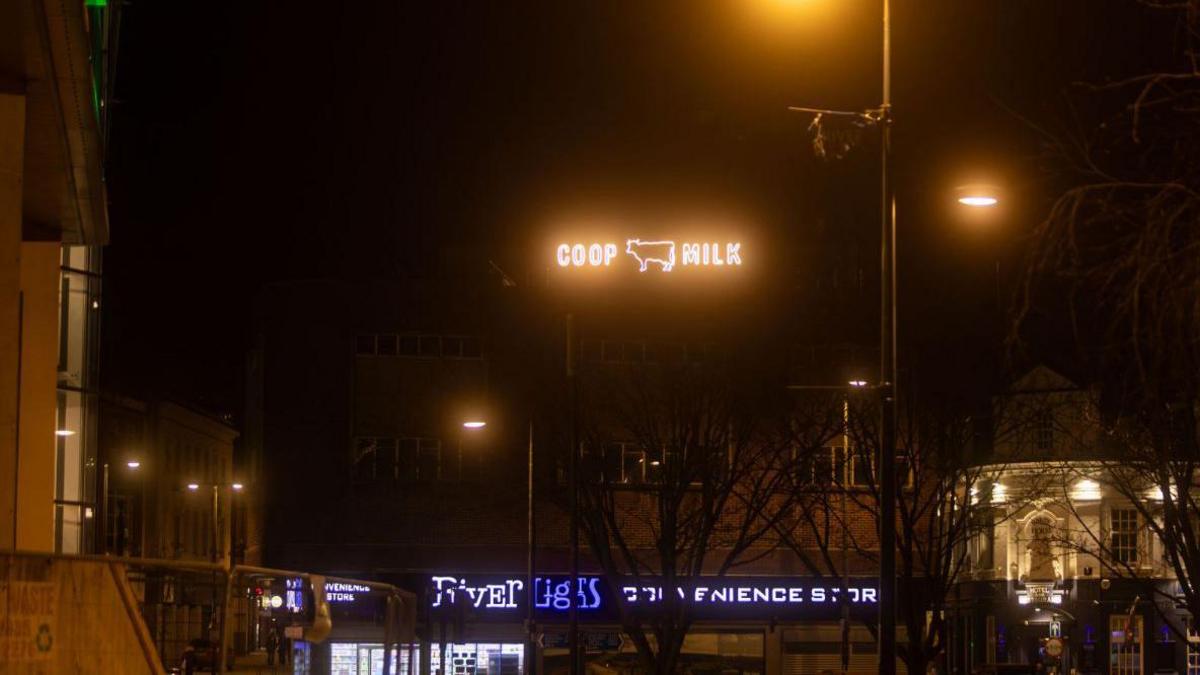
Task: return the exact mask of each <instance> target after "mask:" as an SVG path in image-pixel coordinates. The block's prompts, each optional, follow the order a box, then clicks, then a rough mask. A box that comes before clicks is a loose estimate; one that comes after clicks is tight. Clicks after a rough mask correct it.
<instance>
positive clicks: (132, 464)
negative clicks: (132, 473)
mask: <svg viewBox="0 0 1200 675" xmlns="http://www.w3.org/2000/svg"><path fill="white" fill-rule="evenodd" d="M141 465H142V463H141V462H139V461H137V460H136V459H131V460H129V461H128V462H125V466H127V467H129V468H131V469H136V468H138V467H139V466H141Z"/></svg>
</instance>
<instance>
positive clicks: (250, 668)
mask: <svg viewBox="0 0 1200 675" xmlns="http://www.w3.org/2000/svg"><path fill="white" fill-rule="evenodd" d="M230 672H234V673H257V674H258V675H290V674H291V672H292V665H291V664H290V663H289V664H287V665H284V666H281V665H279V664H278V663H276V664H275V665H271V666H268V665H267V652H266V651H257V652H250V653H249V654H244V655H242V656H239V657H237V659H236V660H235V661H234V664H233V670H232V671H230Z"/></svg>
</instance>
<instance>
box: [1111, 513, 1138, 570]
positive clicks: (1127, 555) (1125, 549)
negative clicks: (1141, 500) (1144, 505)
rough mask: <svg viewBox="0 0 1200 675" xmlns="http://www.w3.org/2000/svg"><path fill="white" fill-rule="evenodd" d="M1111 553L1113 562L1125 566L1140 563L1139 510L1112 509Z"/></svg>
mask: <svg viewBox="0 0 1200 675" xmlns="http://www.w3.org/2000/svg"><path fill="white" fill-rule="evenodd" d="M1108 539H1109V545H1108V547H1109V552H1110V553H1111V554H1112V559H1113V561H1115V562H1117V563H1121V564H1124V565H1131V566H1132V565H1136V564H1137V562H1138V512H1137V509H1112V510H1111V511H1110V512H1109V535H1108Z"/></svg>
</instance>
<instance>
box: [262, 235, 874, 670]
mask: <svg viewBox="0 0 1200 675" xmlns="http://www.w3.org/2000/svg"><path fill="white" fill-rule="evenodd" d="M685 246H688V245H687V244H681V245H680V247H679V248H677V249H674V250H673V251H671V253H672V254H673V255H674V263H673V266H674V268H675V269H674V270H673V275H674V276H671V275H667V274H665V273H664V272H666V271H667V270H665V269H660V268H663V267H665V265H666V264H667V263H666V262H665V256H666V253H662V255H663V256H664V260H651V262H650V263H649V269H648V270H647V271H646V272H638V271H636V270H637V267H638V266H637V264H636V263H634V264H633V269H632V270H629V269H619V265H620V264H624V263H625V262H626V261H627V258H626V256H625V253H626V251H624V250H617V249H615V248H613V249H610V250H608V251H607V254H608V255H609V257H610V258H616V259H615V260H612V261H610V263H611V264H612V265H613V267H612V270H613V271H614V272H616V274H617V275H619V276H615V278H614V279H612V280H606V279H605V278H604V276H603V272H604V269H603V268H604V267H605V262H604V259H605V256H606V251H605V248H604V247H603V245H601V246H600V247H599V248H595V249H593V247H591V246H584V248H583V249H582V252H579V251H574V250H572V247H571V246H570V245H568V246H567V248H566V258H565V259H566V260H567V264H565V265H564V264H562V261H561V260H559V261H558V267H557V268H552V269H551V270H550V271H547V270H543V271H542V272H540V273H538V274H527V275H518V280H516V281H514V279H513V278H511V277H509V276H508V275H507V274H505V273H503V272H500V271H499V270H498V268H494V272H493V273H492V274H485V275H480V276H479V277H477V278H465V277H462V276H459V277H443V278H423V279H415V280H397V281H390V282H360V283H352V282H333V281H310V282H295V283H286V284H275V285H272V286H269V287H267V288H265V289H264V290H263V291H262V292H261V293H260V295H259V297H258V299H257V311H256V323H255V344H256V348H255V351H254V353H253V354H252V355H251V359H250V362H251V364H252V366H251V374H252V377H251V383H250V396H249V397H248V399H249V401H250V408H249V410H248V411H247V430H246V438H247V442H248V443H250V444H259V445H260V449H255V448H249V449H248V451H249V452H250V453H251V454H252V455H253V454H254V453H256V452H261V456H262V457H263V462H264V464H263V475H264V477H265V481H266V484H267V487H266V493H267V494H268V495H269V496H270V500H271V503H272V509H270V511H269V513H268V514H267V521H266V523H267V524H266V529H265V533H264V539H265V542H266V544H265V549H264V551H265V555H264V559H265V562H266V563H267V564H269V565H272V566H275V567H281V568H287V569H313V570H323V571H326V572H328V573H331V574H338V575H342V576H347V577H356V578H375V579H380V580H383V581H388V582H392V583H396V584H398V585H401V586H404V587H407V588H410V589H412V590H414V591H416V592H418V593H421V594H422V595H423V597H424V605H425V611H424V612H423V614H422V616H421V617H419V619H420V623H421V636H422V637H423V638H424V639H423V640H422V641H421V644H420V645H417V646H414V647H413V649H412V651H411V652H403V651H402V653H401V656H400V660H401V662H402V666H407V664H408V663H409V662H410V661H412V662H413V668H414V670H416V671H417V672H421V673H431V672H432V673H436V672H439V670H440V668H441V661H442V658H443V656H442V654H441V652H440V650H439V647H438V645H439V644H441V643H450V644H449V645H448V646H447V648H446V649H447V652H446V654H445V658H446V659H448V661H449V662H448V664H447V668H446V672H450V670H451V668H452V669H453V672H454V673H456V675H468V674H474V673H488V674H494V673H508V672H516V671H517V670H520V669H523V668H524V667H525V665H526V660H527V654H526V650H525V640H526V632H525V631H526V629H525V627H524V625H523V619H524V618H525V616H524V613H523V612H524V610H523V609H521V608H522V607H524V606H525V604H526V600H525V599H524V597H523V596H522V593H521V592H520V591H519V589H521V588H524V584H525V581H524V574H525V570H526V561H527V555H528V547H529V541H528V532H527V525H528V523H527V508H526V507H527V501H526V500H527V498H528V490H527V484H528V481H527V471H528V464H527V457H528V452H529V448H530V444H532V446H533V455H534V470H533V474H534V488H535V492H536V495H537V496H536V499H535V503H536V511H537V517H536V521H537V524H536V528H535V529H536V538H537V542H538V543H537V556H536V569H537V573H538V581H535V585H534V588H535V591H537V593H536V600H535V606H536V607H537V611H536V616H537V620H538V623H539V625H540V626H541V631H542V632H543V633H544V637H543V639H542V646H541V647H540V648H539V649H538V650H536V658H537V659H538V663H539V664H541V667H545V668H547V669H549V670H556V669H561V668H565V667H566V661H565V651H566V650H565V645H566V643H565V637H564V634H563V629H564V627H565V622H566V618H565V612H563V611H561V610H556V609H555V608H556V607H558V606H559V605H560V604H561V603H562V602H564V601H565V599H564V598H563V597H561V596H562V594H561V593H558V595H556V593H557V591H556V590H555V589H557V588H558V585H559V584H561V583H562V582H563V581H564V580H565V579H566V576H565V575H566V574H567V573H568V572H569V562H568V561H569V557H568V546H567V542H568V526H567V518H566V514H565V511H564V503H563V500H562V494H563V485H564V480H565V469H566V467H565V465H564V463H563V457H564V452H563V450H562V449H563V447H565V446H567V445H568V441H567V440H566V439H567V438H569V435H568V434H569V429H568V427H569V424H568V422H567V420H568V418H569V406H568V405H567V401H568V400H569V391H568V388H567V386H566V384H565V381H566V378H565V369H566V368H565V363H566V357H567V355H566V351H567V350H566V344H567V342H568V340H567V334H568V328H567V325H568V323H570V325H571V329H570V330H571V334H572V335H573V338H574V340H575V341H576V342H575V344H577V345H578V352H577V354H576V358H577V361H576V363H577V377H578V380H579V387H580V389H581V390H582V392H583V395H582V396H581V398H580V400H581V404H580V406H581V408H582V409H581V410H580V412H579V415H580V417H581V418H584V419H588V418H589V416H593V413H594V411H593V410H592V408H591V407H590V406H591V405H592V403H593V402H595V401H596V400H597V398H596V397H598V396H603V395H604V392H603V391H602V387H601V386H600V382H601V381H602V380H603V379H604V377H603V375H604V373H605V372H611V371H613V370H622V369H624V370H628V371H630V372H640V371H643V370H652V369H654V368H655V367H657V366H661V365H664V364H672V363H695V364H706V363H712V364H716V363H724V362H726V361H727V358H726V357H734V358H733V360H736V361H740V362H743V363H754V364H756V365H755V368H759V370H756V371H755V372H753V373H749V372H748V373H747V376H753V377H757V378H759V379H760V380H761V381H762V382H764V383H769V384H770V386H772V387H776V388H777V390H778V391H784V389H785V387H786V385H788V384H794V383H802V384H819V385H830V384H833V385H845V383H846V382H848V381H850V380H860V379H864V378H866V377H869V373H872V372H874V370H875V368H876V366H875V365H874V364H875V355H876V354H877V350H876V349H874V348H873V347H871V346H869V343H870V336H869V335H868V336H866V339H864V336H861V335H856V334H854V333H853V332H852V331H850V330H848V329H845V328H843V327H842V326H841V325H840V324H839V323H838V322H837V321H836V320H835V319H830V320H828V321H816V322H812V321H803V320H801V319H799V315H797V314H793V313H791V312H788V311H780V308H781V307H790V306H795V305H796V304H797V303H798V302H800V301H802V300H803V296H805V294H809V293H810V292H811V290H812V289H811V287H809V286H807V285H805V286H804V287H803V289H802V290H803V293H801V292H800V291H798V290H797V286H796V285H795V284H796V281H795V280H794V279H789V278H788V276H787V275H785V274H780V275H774V276H769V275H766V274H762V273H758V274H757V275H751V274H749V273H746V272H745V271H744V270H740V269H737V268H736V267H735V266H734V264H733V263H731V262H730V261H731V260H734V258H732V257H731V256H730V251H731V249H730V248H729V246H728V244H727V243H721V242H716V243H713V244H711V245H710V244H703V245H701V244H696V245H695V246H696V248H694V249H693V248H684V247H685ZM733 252H734V253H737V251H736V250H735V251H733ZM555 253H556V252H555V251H552V252H551V256H553V255H554V254H555ZM660 253H661V252H660ZM629 255H630V256H632V255H633V254H632V253H630V254H629ZM685 256H687V257H686V258H685ZM654 257H655V252H653V251H650V252H646V253H645V258H654ZM551 259H553V258H551ZM718 259H719V260H720V261H721V263H722V265H721V266H718V265H715V262H716V261H717V260H718ZM641 260H642V259H640V258H639V259H638V263H640V262H641ZM576 261H581V264H580V265H579V267H580V269H575V268H574V262H576ZM593 263H595V264H593ZM593 266H594V267H597V268H599V269H586V268H587V267H593ZM689 267H691V268H695V269H689ZM701 268H703V269H701ZM688 274H692V275H693V276H692V278H690V279H689V278H688V277H687V276H686V275H688ZM722 274H724V275H725V276H720V275H722ZM849 278H850V279H855V281H852V282H850V283H846V284H845V285H843V286H842V287H841V288H840V290H838V291H829V292H828V293H827V294H826V295H825V296H822V299H823V300H825V301H827V302H828V304H829V305H831V306H833V305H836V304H837V303H836V302H833V301H831V300H830V298H835V299H838V300H845V299H846V298H847V297H849V298H851V299H852V300H853V301H852V302H846V303H845V304H846V305H847V307H848V308H849V309H853V310H856V311H863V306H862V305H863V303H864V302H865V303H866V305H867V306H868V307H871V306H873V305H874V302H875V298H874V296H873V295H872V294H871V292H870V290H869V288H868V286H867V284H866V283H865V282H864V281H863V280H862V275H861V274H858V275H849ZM764 289H767V290H765V291H764ZM568 315H569V316H570V319H569V320H568V318H567V317H568ZM829 315H830V316H832V317H836V316H838V314H837V312H836V311H833V310H832V309H831V311H830V313H829ZM843 315H844V314H843ZM847 325H849V324H847ZM857 325H859V326H861V323H858V324H857ZM864 343H866V345H864ZM471 422H481V423H483V426H479V425H473V426H474V427H475V428H471V426H464V424H465V423H471ZM618 446H620V444H606V447H603V448H591V449H589V450H585V452H587V453H590V454H589V457H592V456H596V457H598V459H597V460H596V461H599V462H602V463H603V464H604V466H605V467H608V468H606V469H605V470H606V471H611V472H613V473H612V474H611V475H612V476H615V479H614V480H615V482H619V483H622V484H628V485H629V486H630V487H631V489H632V491H635V490H636V486H637V485H639V484H642V483H644V482H647V481H653V480H654V478H653V474H654V471H655V468H654V467H655V466H657V465H659V464H660V463H661V462H664V461H668V458H666V457H660V456H656V455H655V454H654V451H653V450H650V451H647V450H645V449H641V448H635V447H632V446H630V447H618ZM843 451H844V449H843ZM834 452H835V450H834V449H833V448H831V449H830V458H829V462H828V464H827V467H828V470H829V472H836V471H837V470H838V469H840V470H841V471H850V469H849V467H848V466H847V465H846V464H843V463H839V462H838V461H837V460H835V459H834V454H833V453H834ZM858 522H859V523H860V526H861V528H862V529H863V532H862V533H861V536H863V537H870V536H873V535H872V534H871V532H872V530H873V525H872V521H870V519H869V516H865V515H864V517H862V518H861V519H859V520H858ZM584 547H585V561H584V568H583V569H584V572H583V573H584V574H585V576H586V578H587V579H588V580H589V581H587V582H585V583H587V584H595V585H592V586H589V588H590V589H591V590H590V591H589V592H590V593H592V595H591V596H588V597H591V598H592V599H593V600H592V602H594V606H592V607H590V608H588V609H589V611H590V613H589V611H584V610H583V609H581V621H582V622H584V625H585V626H586V628H587V630H586V632H585V641H589V644H590V645H591V646H590V647H589V649H588V653H589V655H588V658H589V660H590V661H591V662H593V663H595V664H597V666H598V667H601V666H602V667H611V668H613V669H621V670H626V669H630V668H635V666H634V665H633V662H634V658H633V653H632V652H633V647H632V645H630V644H627V643H626V642H625V641H623V640H622V639H621V636H620V633H621V631H620V630H619V629H618V628H617V623H616V615H615V613H614V611H613V608H612V607H611V606H609V603H611V598H612V597H613V596H612V595H609V594H608V593H606V592H605V591H604V590H603V587H604V583H605V582H603V581H602V580H600V579H599V578H598V577H597V576H596V575H597V567H596V566H595V564H594V562H592V561H590V560H589V559H588V556H587V555H586V544H584ZM855 563H858V564H857V565H856V564H855ZM848 564H850V566H851V571H852V573H855V574H866V573H867V572H868V571H869V567H867V566H864V565H863V564H862V561H860V560H855V561H853V562H851V563H848ZM593 580H594V581H593ZM836 585H838V584H837V582H831V581H828V580H826V581H822V580H819V579H814V578H810V577H808V576H807V575H806V573H805V572H804V570H803V569H802V567H801V566H800V565H799V563H798V562H797V560H796V559H795V558H794V556H790V555H786V554H784V553H782V552H780V551H776V552H773V553H771V554H769V555H765V556H763V557H762V559H760V560H757V561H756V562H755V563H754V564H753V565H750V566H747V567H745V568H743V569H739V570H738V571H737V573H736V576H733V577H730V579H729V580H727V581H725V582H721V586H722V587H721V588H717V589H715V591H714V593H715V594H714V596H713V597H714V598H716V599H715V600H713V601H711V603H710V606H706V607H705V609H704V611H703V612H702V614H703V616H702V620H701V621H700V622H699V623H698V624H697V626H696V627H695V628H694V629H693V631H692V633H691V634H689V638H688V640H687V643H686V644H685V646H684V654H685V658H686V659H687V660H688V661H689V663H691V664H693V665H692V666H691V667H693V668H694V669H697V670H704V669H711V668H720V669H722V670H725V671H738V672H747V673H749V672H754V673H761V672H767V673H772V674H774V673H782V672H785V671H786V672H809V671H810V670H811V671H814V672H815V670H819V669H821V668H837V667H840V659H841V645H842V641H843V637H849V642H850V644H851V645H853V647H852V649H851V650H850V662H851V664H853V667H854V668H855V669H856V670H859V671H863V672H869V671H871V670H873V669H874V667H875V659H876V656H875V653H874V643H873V639H872V638H871V637H870V635H869V633H868V632H867V630H866V629H865V628H864V627H862V624H861V623H857V624H855V625H854V627H852V628H851V629H850V632H849V634H848V635H847V636H843V633H842V630H841V628H840V624H839V618H840V617H841V610H840V606H839V605H837V604H836V603H834V602H832V601H831V600H828V601H827V602H825V603H824V604H822V602H820V601H812V600H810V601H809V602H801V600H800V595H801V594H808V593H816V594H817V597H818V598H820V599H821V600H826V599H827V598H829V596H828V595H826V594H827V593H830V592H831V591H830V589H831V588H832V586H836ZM851 585H852V586H853V587H854V590H853V592H854V594H855V596H856V597H859V599H860V602H861V606H860V607H857V608H856V609H855V612H856V616H857V615H859V614H861V617H860V618H863V619H866V618H868V617H869V615H870V613H871V612H872V611H873V607H874V602H873V601H874V597H875V587H876V586H875V580H874V579H873V578H869V577H868V578H856V579H855V580H853V581H852V583H851ZM610 591H611V592H612V593H616V592H618V591H617V589H610ZM705 593H707V590H706V591H705ZM739 594H740V595H739ZM789 594H790V595H789ZM859 594H861V597H860V595H859ZM586 595H587V594H583V595H580V596H579V597H580V603H581V605H580V606H581V608H582V607H584V606H585V605H586V604H587V603H588V600H587V599H586V597H585V596H586ZM353 597H354V593H353V592H345V593H341V594H340V596H338V597H336V598H335V601H334V602H333V603H332V607H333V609H334V613H335V622H334V625H335V627H334V632H333V635H332V636H331V637H330V639H329V640H328V641H327V642H326V643H325V644H324V645H321V646H320V647H318V648H316V649H315V651H314V652H313V654H312V659H313V660H312V663H313V664H314V665H315V666H317V667H319V668H324V667H326V666H327V665H328V667H329V668H331V671H332V672H338V673H366V672H375V670H368V669H366V668H367V666H366V665H365V664H374V665H371V666H370V668H377V667H382V645H381V641H382V636H381V635H380V634H378V633H377V632H376V631H374V630H368V629H366V628H362V627H360V626H359V624H358V623H357V622H355V621H354V617H355V612H356V611H358V610H356V608H355V606H354V603H355V602H356V601H355V600H353V599H351V598H353ZM456 598H458V599H456ZM462 598H471V605H472V606H471V607H469V608H468V607H463V606H462V604H463V602H464V600H462ZM339 615H340V616H342V618H343V621H341V622H340V623H339V621H338V620H337V617H338V616H339ZM363 625H365V622H364V624H363ZM431 643H432V646H430V644H431ZM603 664H607V665H606V666H603ZM322 672H323V671H322Z"/></svg>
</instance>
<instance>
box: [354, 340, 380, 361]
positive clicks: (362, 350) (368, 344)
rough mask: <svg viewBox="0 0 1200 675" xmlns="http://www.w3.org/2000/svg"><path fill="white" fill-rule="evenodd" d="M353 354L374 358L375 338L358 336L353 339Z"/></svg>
mask: <svg viewBox="0 0 1200 675" xmlns="http://www.w3.org/2000/svg"><path fill="white" fill-rule="evenodd" d="M354 353H355V354H358V355H359V356H374V354H375V336H374V335H359V336H358V337H356V338H354Z"/></svg>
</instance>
